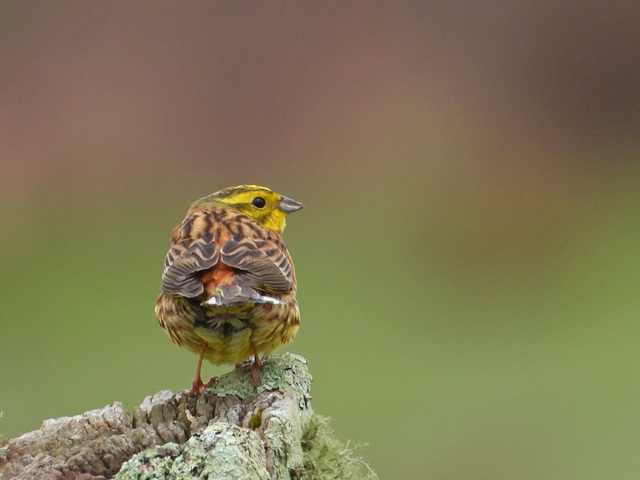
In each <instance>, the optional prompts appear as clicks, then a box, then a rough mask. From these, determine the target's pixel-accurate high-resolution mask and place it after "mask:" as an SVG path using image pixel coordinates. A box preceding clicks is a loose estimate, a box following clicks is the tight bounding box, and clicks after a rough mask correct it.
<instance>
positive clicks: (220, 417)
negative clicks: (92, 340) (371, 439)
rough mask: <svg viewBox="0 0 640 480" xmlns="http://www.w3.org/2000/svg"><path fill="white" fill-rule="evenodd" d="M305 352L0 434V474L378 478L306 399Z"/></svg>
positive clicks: (86, 478) (53, 479) (50, 478)
mask: <svg viewBox="0 0 640 480" xmlns="http://www.w3.org/2000/svg"><path fill="white" fill-rule="evenodd" d="M311 381H312V378H311V375H310V374H309V371H308V369H307V362H306V360H305V359H304V358H303V357H300V356H298V355H293V354H284V355H273V356H270V357H267V358H266V359H265V361H264V363H263V366H262V369H261V372H260V382H259V384H256V383H255V382H254V381H253V379H252V377H251V374H250V372H248V371H246V370H244V369H241V368H236V369H234V370H233V371H231V372H230V373H228V374H226V375H223V376H221V377H220V378H219V379H218V380H217V382H216V383H214V385H213V386H212V387H211V388H210V389H209V390H208V391H207V394H206V395H202V396H197V397H185V396H183V395H182V394H180V393H179V394H177V395H176V394H173V393H172V392H171V391H169V390H164V391H160V392H158V393H156V394H155V395H153V396H150V397H147V398H146V399H145V400H144V402H142V404H141V405H140V406H138V407H135V408H134V410H133V415H130V414H129V413H128V412H127V411H126V410H125V409H124V407H123V406H122V404H121V403H120V402H115V403H113V404H111V405H107V406H106V407H104V408H102V409H99V410H91V411H88V412H85V413H83V414H81V415H76V416H73V417H61V418H57V419H50V420H45V421H44V422H43V424H42V427H41V428H40V429H39V430H35V431H33V432H29V433H26V434H24V435H22V436H20V437H18V438H15V439H11V440H7V441H5V442H4V443H3V447H2V448H1V449H0V480H8V479H16V480H27V479H33V480H73V479H82V480H105V479H111V478H116V479H120V480H130V479H135V480H143V479H180V478H190V479H211V480H212V479H230V480H233V479H238V480H240V479H242V480H253V479H256V480H258V479H259V480H267V479H269V480H275V479H293V480H296V479H301V480H302V479H304V480H307V479H324V478H354V479H355V478H357V479H361V478H371V479H373V478H376V476H375V474H374V473H373V471H372V470H371V469H370V468H369V467H368V466H367V465H366V464H365V463H364V462H363V461H362V460H361V459H359V458H358V457H357V456H356V455H355V453H356V448H355V447H349V446H348V445H347V446H345V445H344V444H342V443H340V442H339V441H338V440H336V439H335V438H334V436H333V432H332V431H331V429H330V428H329V426H328V423H327V420H326V419H325V418H323V417H321V416H319V415H316V414H315V413H314V412H313V410H312V409H311V403H310V402H311V396H310V393H309V392H310V387H311Z"/></svg>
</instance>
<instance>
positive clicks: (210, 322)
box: [156, 185, 302, 395]
mask: <svg viewBox="0 0 640 480" xmlns="http://www.w3.org/2000/svg"><path fill="white" fill-rule="evenodd" d="M301 208H302V204H301V203H298V202H296V201H294V200H291V199H290V198H287V197H285V196H282V195H279V194H277V193H276V192H274V191H272V190H269V189H268V188H265V187H259V186H256V185H241V186H238V187H231V188H225V189H224V190H220V191H219V192H216V193H213V194H211V195H209V196H207V197H204V198H201V199H200V200H197V201H196V202H194V203H193V204H192V205H191V207H190V208H189V210H188V211H187V216H186V217H185V219H184V220H183V221H182V223H181V224H180V225H178V226H176V227H175V228H174V229H173V231H172V232H171V248H170V249H169V253H167V256H166V257H165V260H164V269H163V271H162V293H161V294H160V297H159V298H158V301H157V302H156V315H157V317H158V322H159V323H160V326H161V327H162V328H163V329H164V330H165V331H166V332H167V334H168V335H169V337H170V338H171V340H172V341H173V342H174V343H176V344H178V345H180V346H181V347H183V348H186V349H187V350H190V351H192V352H195V353H198V354H199V355H200V357H199V359H198V366H197V368H196V374H195V376H194V378H193V385H192V387H191V390H189V392H188V393H187V394H188V395H195V394H199V393H203V392H204V391H205V388H207V387H208V386H209V385H210V383H211V381H210V382H209V383H207V384H204V383H203V382H202V378H201V376H200V369H201V367H202V359H203V358H206V359H207V360H209V361H210V362H212V363H215V364H216V365H220V364H223V363H229V364H234V363H236V364H237V363H240V362H243V361H245V360H247V359H248V358H249V357H250V356H251V355H253V363H252V364H251V372H252V374H253V378H254V379H255V380H256V381H257V380H258V379H259V376H258V370H259V368H260V357H259V355H260V354H261V353H269V352H271V351H273V350H275V349H276V348H278V347H280V346H281V345H284V344H285V343H287V342H289V341H291V340H292V339H293V337H294V336H295V334H296V332H297V331H298V326H299V324H300V311H299V310H298V302H297V301H296V298H295V295H296V289H297V286H296V276H295V273H294V269H293V262H292V261H291V256H290V255H289V252H288V251H287V247H286V246H285V244H284V240H283V239H282V236H281V233H282V232H283V230H284V228H285V225H286V216H287V214H289V213H291V212H295V211H297V210H300V209H301Z"/></svg>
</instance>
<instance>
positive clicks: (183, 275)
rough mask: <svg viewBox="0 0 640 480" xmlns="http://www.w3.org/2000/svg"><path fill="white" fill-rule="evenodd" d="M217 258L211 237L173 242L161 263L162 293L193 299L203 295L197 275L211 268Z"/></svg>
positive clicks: (210, 235)
mask: <svg viewBox="0 0 640 480" xmlns="http://www.w3.org/2000/svg"><path fill="white" fill-rule="evenodd" d="M218 258H219V253H218V249H217V248H216V244H215V241H214V238H213V235H212V234H211V233H207V234H205V235H203V236H201V237H199V238H196V239H192V238H186V239H183V240H181V241H179V242H176V243H175V244H174V245H173V246H172V247H171V249H170V250H169V253H167V256H166V257H165V260H164V271H163V272H162V291H163V292H164V293H167V294H175V295H182V296H184V297H189V298H194V297H197V296H198V295H200V294H202V293H203V292H204V286H203V284H202V281H201V279H200V272H202V271H204V270H207V269H209V268H211V267H213V266H214V265H215V264H216V263H217V262H218Z"/></svg>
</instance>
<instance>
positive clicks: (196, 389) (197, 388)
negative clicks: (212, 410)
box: [184, 377, 218, 397]
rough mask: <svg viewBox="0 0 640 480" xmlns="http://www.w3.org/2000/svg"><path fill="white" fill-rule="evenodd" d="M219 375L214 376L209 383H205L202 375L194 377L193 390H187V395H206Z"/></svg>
mask: <svg viewBox="0 0 640 480" xmlns="http://www.w3.org/2000/svg"><path fill="white" fill-rule="evenodd" d="M217 380H218V377H212V378H211V379H210V380H209V381H208V382H207V383H204V382H203V381H202V379H201V378H200V377H197V378H194V379H193V384H192V385H191V390H189V391H186V392H185V393H184V395H185V396H187V397H193V396H194V395H205V394H206V393H207V389H208V388H209V387H211V385H213V384H214V383H216V381H217Z"/></svg>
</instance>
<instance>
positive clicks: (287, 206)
mask: <svg viewBox="0 0 640 480" xmlns="http://www.w3.org/2000/svg"><path fill="white" fill-rule="evenodd" d="M303 206H304V205H302V204H301V203H300V202H296V201H295V200H292V199H290V198H289V197H285V196H284V195H282V196H280V201H279V202H278V210H282V211H283V212H285V213H291V212H296V211H298V210H300V209H301V208H302V207H303Z"/></svg>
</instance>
